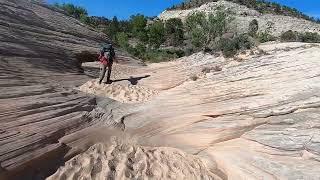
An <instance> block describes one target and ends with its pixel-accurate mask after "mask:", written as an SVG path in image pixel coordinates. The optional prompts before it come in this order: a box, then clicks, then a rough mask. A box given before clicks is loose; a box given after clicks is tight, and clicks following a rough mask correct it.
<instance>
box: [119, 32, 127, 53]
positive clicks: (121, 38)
mask: <svg viewBox="0 0 320 180" xmlns="http://www.w3.org/2000/svg"><path fill="white" fill-rule="evenodd" d="M117 43H118V44H119V46H120V47H122V48H124V49H127V48H128V47H129V37H128V34H127V33H125V32H120V33H118V34H117Z"/></svg>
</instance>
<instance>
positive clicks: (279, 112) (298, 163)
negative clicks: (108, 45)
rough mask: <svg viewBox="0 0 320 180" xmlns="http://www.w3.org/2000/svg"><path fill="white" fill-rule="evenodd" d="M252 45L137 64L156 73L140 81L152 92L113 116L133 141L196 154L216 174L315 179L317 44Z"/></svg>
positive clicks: (318, 151)
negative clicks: (237, 52)
mask: <svg viewBox="0 0 320 180" xmlns="http://www.w3.org/2000/svg"><path fill="white" fill-rule="evenodd" d="M259 48H260V49H261V50H263V51H264V53H261V54H255V55H254V54H253V55H250V57H249V58H247V59H245V60H243V61H242V62H235V61H234V60H232V59H224V58H223V57H215V56H213V55H209V54H201V53H199V54H195V55H192V56H190V57H184V58H181V59H180V60H178V61H174V62H169V63H160V64H157V65H150V66H149V67H144V68H142V69H141V70H140V71H139V70H137V73H140V74H143V72H144V73H149V72H155V71H156V72H155V73H154V74H151V76H150V77H149V78H145V79H141V80H140V81H139V85H140V86H145V87H149V88H153V89H158V91H159V94H158V95H156V96H154V97H153V98H152V99H150V100H149V101H146V102H144V103H142V104H141V103H139V104H134V105H132V104H126V105H125V110H123V109H121V108H120V109H113V112H112V113H113V114H114V116H113V118H114V119H115V120H114V121H118V120H119V119H121V117H122V121H123V123H124V124H125V127H126V130H125V131H126V132H128V133H130V134H131V136H133V137H136V138H137V139H138V144H140V145H146V146H148V145H149V144H150V143H151V144H152V145H153V146H156V147H173V148H178V149H182V150H183V151H185V152H187V153H189V154H193V155H197V156H198V157H200V158H201V159H202V160H203V162H205V164H206V166H207V168H208V169H210V171H211V172H214V174H216V175H217V176H219V178H222V179H308V180H309V179H319V178H320V173H319V168H320V162H319V158H320V156H319V155H320V143H319V120H318V119H319V118H318V117H319V116H320V114H319V111H318V108H319V107H320V106H319V105H320V99H319V88H320V76H319V67H320V66H319V65H320V64H319V63H320V62H319V57H320V46H319V44H303V43H267V44H263V45H261V46H260V47H259ZM261 50H260V52H261ZM257 52H259V51H257ZM215 66H220V67H221V68H222V70H221V71H220V70H219V71H215V70H214V68H213V69H212V70H211V71H210V72H205V73H204V72H203V68H208V67H215ZM154 67H157V68H156V69H153V68H154ZM172 69H176V70H175V71H172ZM209 69H210V68H209ZM159 74H162V75H165V76H159ZM192 74H195V75H197V76H198V77H199V78H198V80H196V81H192V80H190V79H188V76H190V75H192ZM130 75H132V74H130ZM127 76H129V74H128V75H127ZM175 77H179V78H178V79H181V81H183V82H182V83H181V82H180V83H178V80H176V81H172V80H171V79H174V78H175ZM163 78H166V80H167V81H161V79H163ZM182 79H183V80H182ZM156 82H157V83H159V82H161V84H162V87H168V88H159V86H158V85H156V84H157V83H156ZM94 88H95V87H93V89H94ZM120 107H121V105H120ZM105 108H108V105H106V106H105Z"/></svg>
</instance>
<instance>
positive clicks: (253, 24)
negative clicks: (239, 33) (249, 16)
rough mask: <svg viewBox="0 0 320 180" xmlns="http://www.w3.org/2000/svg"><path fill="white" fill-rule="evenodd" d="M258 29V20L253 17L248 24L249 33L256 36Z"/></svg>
mask: <svg viewBox="0 0 320 180" xmlns="http://www.w3.org/2000/svg"><path fill="white" fill-rule="evenodd" d="M258 30H259V24H258V21H257V20H256V19H254V20H252V21H251V22H250V24H249V35H250V36H252V37H256V35H257V32H258Z"/></svg>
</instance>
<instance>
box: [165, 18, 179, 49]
mask: <svg viewBox="0 0 320 180" xmlns="http://www.w3.org/2000/svg"><path fill="white" fill-rule="evenodd" d="M165 30H166V38H167V41H168V43H169V45H171V46H175V47H176V46H179V45H181V44H182V43H183V39H184V32H183V23H182V21H181V19H178V18H172V19H169V20H167V21H166V23H165Z"/></svg>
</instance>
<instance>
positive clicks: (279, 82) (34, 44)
mask: <svg viewBox="0 0 320 180" xmlns="http://www.w3.org/2000/svg"><path fill="white" fill-rule="evenodd" d="M0 6H1V8H0V14H1V16H0V32H1V33H0V34H1V35H0V39H1V43H0V52H1V54H0V58H1V59H0V84H1V91H0V163H1V167H0V179H22V178H23V179H45V178H46V177H47V176H49V175H53V176H51V177H49V179H50V178H51V179H64V178H73V177H77V176H79V178H80V177H87V178H93V179H94V178H98V177H102V179H103V178H106V177H108V176H109V177H112V178H116V177H117V178H125V177H138V176H140V175H141V177H145V178H150V179H152V178H155V179H156V178H158V179H160V178H164V177H167V178H170V177H171V178H175V177H177V176H180V177H181V179H183V178H184V179H188V178H192V177H194V178H199V176H200V178H203V179H205V178H207V179H236V180H238V179H246V180H247V179H307V180H310V179H319V178H320V173H319V169H320V134H319V127H320V121H319V116H320V111H319V107H320V98H319V97H320V94H319V92H320V91H319V90H320V75H319V71H320V69H319V67H320V61H319V57H320V45H319V44H303V43H267V44H263V45H261V46H260V47H259V49H260V50H256V51H253V53H247V54H244V55H241V59H242V61H235V60H234V59H225V58H223V57H222V56H213V55H210V54H203V53H197V54H194V55H192V56H189V57H184V58H181V59H179V60H177V61H172V62H165V63H159V64H150V65H148V66H139V63H137V62H136V61H134V60H133V59H130V58H127V59H126V60H127V63H129V64H130V65H125V64H122V65H119V64H117V65H115V71H114V74H113V77H112V79H113V80H115V81H114V83H113V84H111V85H98V84H96V83H92V82H94V80H93V79H94V78H96V76H97V72H98V71H99V69H98V67H97V66H96V65H92V64H95V63H89V64H87V63H86V64H84V66H83V68H84V69H85V72H84V73H82V71H81V69H80V66H79V62H78V61H77V60H76V58H75V57H76V54H78V53H81V52H83V51H89V52H95V51H97V47H98V45H99V43H100V42H103V41H104V40H105V37H103V36H102V35H101V34H99V33H97V32H95V31H93V30H90V29H89V28H88V27H85V26H84V25H82V24H81V23H79V22H78V21H77V20H74V19H72V18H70V17H67V16H65V15H64V14H63V13H62V12H60V11H57V10H55V9H52V8H50V7H47V6H44V5H39V4H36V3H30V2H29V1H22V0H15V1H13V0H10V1H8V0H1V1H0ZM74 27H76V28H74ZM261 50H262V51H261ZM259 52H264V53H259ZM85 74H86V75H85ZM190 76H196V77H197V80H195V81H193V80H192V79H190ZM89 77H91V78H89ZM117 80H118V81H117ZM88 82H89V83H90V82H91V84H90V86H85V87H86V88H85V90H84V91H86V92H90V93H92V94H96V95H97V96H93V95H92V94H87V93H85V92H81V91H78V90H76V89H79V86H80V85H83V84H86V83H88ZM132 86H135V87H132ZM75 87H77V88H75ZM132 88H133V89H132ZM135 88H138V89H135ZM110 89H113V90H112V91H108V90H110ZM80 90H81V88H80ZM82 90H83V89H82ZM97 90H98V91H97ZM103 90H106V91H108V92H106V93H97V92H99V91H102V92H103ZM118 90H119V91H118ZM136 90H137V91H136ZM138 90H139V91H138ZM119 92H120V93H119ZM137 92H138V93H137ZM150 92H156V93H150ZM117 93H119V94H121V93H124V94H121V95H119V94H117ZM131 95H134V96H135V95H137V96H139V98H137V99H136V100H135V101H131V102H130V103H128V102H129V98H132V97H134V96H131ZM103 96H107V97H103ZM109 97H110V98H109ZM115 97H117V98H118V99H117V98H115ZM112 98H113V99H112ZM123 99H124V100H123ZM117 100H122V102H119V101H117ZM108 127H114V128H108ZM121 130H124V133H126V134H127V136H130V138H132V139H136V140H135V141H134V142H132V141H131V140H130V142H129V143H128V142H121V141H119V142H116V143H113V144H112V143H111V144H108V143H107V141H109V139H110V138H111V139H112V136H116V137H118V138H120V140H121V138H122V134H121V133H123V132H122V131H121ZM122 139H123V138H122ZM90 146H92V147H91V148H89V147H90ZM88 148H89V149H88ZM87 149H88V150H87ZM86 150H87V151H86ZM84 151H85V152H84ZM83 152H84V153H83ZM78 153H80V154H79V155H77V156H74V155H76V154H78ZM68 158H72V159H71V160H70V161H68V162H66V163H65V164H63V163H64V162H65V160H66V159H68ZM176 166H177V167H176ZM57 167H60V168H59V169H58V170H57ZM148 167H149V169H148ZM103 173H105V174H103ZM201 175H202V176H203V177H201Z"/></svg>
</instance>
